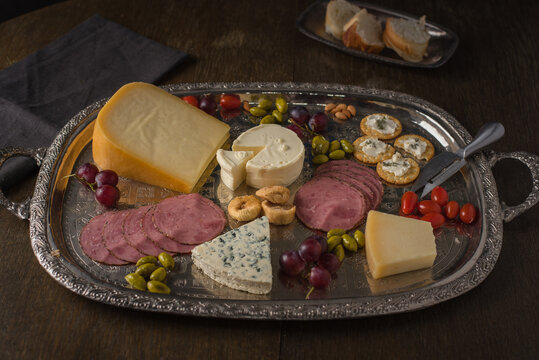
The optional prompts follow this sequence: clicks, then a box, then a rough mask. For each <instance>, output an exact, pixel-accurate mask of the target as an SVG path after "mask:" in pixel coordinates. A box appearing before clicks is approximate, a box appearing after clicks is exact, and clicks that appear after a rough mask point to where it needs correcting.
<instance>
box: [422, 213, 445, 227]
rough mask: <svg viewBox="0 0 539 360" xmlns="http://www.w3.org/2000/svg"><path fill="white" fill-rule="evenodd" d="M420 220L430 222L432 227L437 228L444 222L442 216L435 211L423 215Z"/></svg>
mask: <svg viewBox="0 0 539 360" xmlns="http://www.w3.org/2000/svg"><path fill="white" fill-rule="evenodd" d="M421 220H423V221H428V222H430V224H431V225H432V228H433V229H437V228H439V227H440V226H442V225H443V224H444V223H445V218H444V216H443V215H442V214H440V213H435V212H431V213H428V214H425V215H423V217H422V218H421Z"/></svg>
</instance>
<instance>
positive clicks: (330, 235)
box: [327, 228, 346, 239]
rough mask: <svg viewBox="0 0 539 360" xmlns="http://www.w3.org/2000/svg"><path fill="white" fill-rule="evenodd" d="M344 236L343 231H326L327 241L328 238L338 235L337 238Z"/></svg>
mask: <svg viewBox="0 0 539 360" xmlns="http://www.w3.org/2000/svg"><path fill="white" fill-rule="evenodd" d="M344 234H346V230H344V229H338V228H337V229H331V230H329V231H328V235H327V238H328V239H329V238H330V237H332V236H335V235H339V236H342V235H344Z"/></svg>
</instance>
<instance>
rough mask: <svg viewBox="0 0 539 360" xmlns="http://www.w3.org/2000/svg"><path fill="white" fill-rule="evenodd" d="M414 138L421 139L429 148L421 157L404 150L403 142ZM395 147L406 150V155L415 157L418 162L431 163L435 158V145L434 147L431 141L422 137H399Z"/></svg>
mask: <svg viewBox="0 0 539 360" xmlns="http://www.w3.org/2000/svg"><path fill="white" fill-rule="evenodd" d="M413 138H415V139H419V140H421V141H423V142H424V143H426V144H427V147H426V148H425V151H424V152H423V154H421V157H416V156H415V155H414V154H412V153H411V152H408V151H406V150H405V149H404V144H403V141H404V140H406V139H413ZM394 146H395V147H396V148H399V149H402V150H404V151H405V152H406V154H408V155H410V156H413V157H414V158H416V159H418V160H426V161H429V160H430V159H432V157H433V156H434V145H432V143H431V142H430V141H429V140H427V139H425V138H424V137H423V136H420V135H415V134H408V135H402V136H399V137H398V138H396V139H395V144H394Z"/></svg>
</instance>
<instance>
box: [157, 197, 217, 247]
mask: <svg viewBox="0 0 539 360" xmlns="http://www.w3.org/2000/svg"><path fill="white" fill-rule="evenodd" d="M153 221H154V224H155V227H156V228H157V229H158V230H159V231H160V232H162V234H165V235H166V236H167V237H169V238H171V239H174V240H175V241H177V242H178V243H182V244H189V245H198V244H202V243H203V242H206V241H209V240H212V239H213V238H215V237H216V236H218V235H219V234H221V232H222V231H223V229H224V228H225V225H226V216H225V213H224V212H223V210H222V209H221V208H220V207H218V206H217V205H215V204H214V203H213V201H211V200H209V199H207V198H205V197H203V196H202V195H200V194H196V193H195V194H188V195H179V196H175V197H172V198H168V199H165V200H163V201H161V202H160V203H159V204H157V206H156V207H155V211H154V212H153Z"/></svg>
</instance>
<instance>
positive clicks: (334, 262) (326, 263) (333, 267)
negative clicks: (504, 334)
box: [318, 253, 341, 274]
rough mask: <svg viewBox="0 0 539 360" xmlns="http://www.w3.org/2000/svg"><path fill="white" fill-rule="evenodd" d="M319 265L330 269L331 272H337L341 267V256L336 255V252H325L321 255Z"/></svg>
mask: <svg viewBox="0 0 539 360" xmlns="http://www.w3.org/2000/svg"><path fill="white" fill-rule="evenodd" d="M318 265H320V266H322V267H323V268H324V269H326V270H327V271H329V273H330V274H335V273H336V272H337V270H339V268H340V267H341V262H340V261H339V258H338V257H337V256H335V254H332V253H324V254H322V255H320V259H318Z"/></svg>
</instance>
